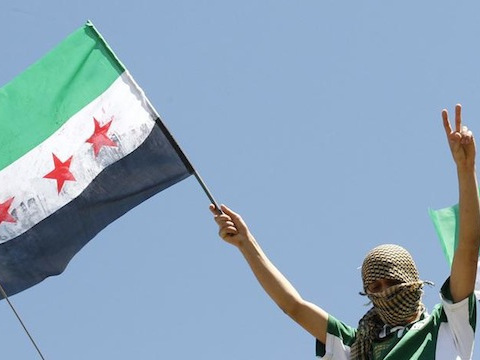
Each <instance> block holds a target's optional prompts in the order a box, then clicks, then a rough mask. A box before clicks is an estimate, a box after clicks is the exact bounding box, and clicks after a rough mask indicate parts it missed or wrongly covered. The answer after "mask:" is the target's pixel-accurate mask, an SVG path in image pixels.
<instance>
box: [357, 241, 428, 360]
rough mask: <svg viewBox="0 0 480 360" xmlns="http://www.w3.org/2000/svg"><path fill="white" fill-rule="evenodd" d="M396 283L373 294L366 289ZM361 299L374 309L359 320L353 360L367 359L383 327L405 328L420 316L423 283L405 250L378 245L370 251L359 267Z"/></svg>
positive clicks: (395, 246) (393, 246) (422, 307)
mask: <svg viewBox="0 0 480 360" xmlns="http://www.w3.org/2000/svg"><path fill="white" fill-rule="evenodd" d="M381 279H387V280H394V281H396V282H398V284H397V285H393V286H390V287H389V288H387V289H386V290H384V291H382V292H376V293H373V292H371V291H369V290H368V288H369V285H371V284H372V283H374V282H375V281H376V280H381ZM362 280H363V290H364V293H361V294H362V295H366V296H368V298H369V299H370V301H371V302H372V304H373V307H372V308H371V309H370V310H369V311H368V312H367V313H366V314H365V315H364V316H363V317H362V319H360V322H359V324H358V331H357V338H356V340H355V343H354V344H353V345H352V347H351V353H350V358H351V359H353V360H367V359H370V356H371V351H372V342H373V340H375V339H376V338H377V336H378V334H379V332H380V331H381V329H382V328H383V326H384V325H385V324H388V325H392V326H398V325H406V324H407V323H408V322H409V321H411V319H412V318H413V317H414V316H415V315H416V314H418V313H419V312H422V311H423V310H424V309H425V307H424V305H423V304H422V302H421V298H422V294H423V290H422V288H423V285H424V283H425V282H424V281H422V280H420V279H419V276H418V271H417V267H416V265H415V262H414V261H413V258H412V256H411V255H410V254H409V252H408V251H407V250H405V249H404V248H403V247H401V246H398V245H390V244H388V245H380V246H378V247H376V248H374V249H373V250H371V251H370V252H369V253H368V254H367V256H366V257H365V260H364V261H363V265H362Z"/></svg>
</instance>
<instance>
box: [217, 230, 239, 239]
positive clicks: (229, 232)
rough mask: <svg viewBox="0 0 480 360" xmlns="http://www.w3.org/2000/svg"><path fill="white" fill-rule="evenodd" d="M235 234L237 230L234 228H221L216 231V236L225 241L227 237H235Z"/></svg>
mask: <svg viewBox="0 0 480 360" xmlns="http://www.w3.org/2000/svg"><path fill="white" fill-rule="evenodd" d="M237 234H238V230H237V228H235V227H228V228H222V229H220V230H219V231H218V235H219V236H220V237H221V238H222V239H225V238H226V237H229V236H235V235H237Z"/></svg>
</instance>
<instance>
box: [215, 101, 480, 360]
mask: <svg viewBox="0 0 480 360" xmlns="http://www.w3.org/2000/svg"><path fill="white" fill-rule="evenodd" d="M442 118H443V125H444V128H445V132H446V135H447V139H448V142H449V145H450V150H451V153H452V155H453V159H454V161H455V164H456V166H457V174H458V182H459V219H460V220H459V233H458V246H457V249H456V251H455V255H454V259H453V263H452V267H451V273H450V277H449V278H448V279H447V280H446V282H445V283H444V285H443V286H442V288H441V297H442V301H441V303H440V304H438V305H437V306H436V307H435V308H434V309H433V311H432V313H431V314H428V313H427V312H426V309H425V306H424V305H423V304H422V301H421V300H422V293H423V287H424V285H425V284H426V283H428V282H426V281H423V280H421V279H420V278H419V274H418V271H417V267H416V265H415V263H414V261H413V259H412V257H411V256H410V254H409V253H408V251H407V250H405V249H404V248H402V247H400V246H398V245H391V244H387V245H381V246H378V247H376V248H374V249H372V250H371V251H370V252H369V253H368V254H367V256H366V257H365V260H364V262H363V265H362V280H363V293H362V294H363V295H365V296H367V297H368V298H369V300H370V301H371V303H372V307H371V309H370V310H369V311H368V312H367V313H366V314H365V315H364V316H363V317H362V318H361V320H360V321H359V324H358V327H357V328H352V327H349V326H347V325H345V324H343V323H342V322H341V321H339V320H337V319H336V318H335V317H333V316H331V315H329V314H328V313H327V312H326V311H325V310H323V309H322V308H320V307H318V306H317V305H315V304H312V303H310V302H308V301H306V300H304V299H303V298H302V297H301V296H300V294H299V293H298V292H297V291H296V290H295V288H294V287H293V286H292V285H291V283H290V282H289V281H288V280H287V279H286V278H285V277H284V276H283V275H282V274H281V273H280V271H279V270H278V269H277V268H276V267H275V266H274V265H273V264H272V263H271V261H270V260H269V259H268V257H267V256H266V255H265V254H264V252H263V251H262V249H261V248H260V246H259V245H258V243H257V241H256V240H255V238H254V237H253V235H252V234H251V233H250V231H249V230H248V227H247V225H246V224H245V222H244V221H243V220H242V218H241V217H240V215H238V214H236V213H235V212H233V211H232V210H230V209H229V208H227V207H226V206H223V205H222V207H221V209H222V211H223V213H220V212H219V211H218V210H217V209H216V208H215V207H214V206H213V205H211V206H210V209H211V211H212V213H213V214H214V218H215V221H216V222H217V224H218V226H219V235H220V237H221V238H223V239H224V240H225V241H226V242H228V243H230V244H232V245H234V246H236V247H237V248H238V249H239V250H240V252H241V253H242V254H243V256H244V257H245V259H246V261H247V262H248V264H249V266H250V268H251V269H252V271H253V273H254V274H255V276H256V278H257V279H258V281H259V283H260V284H261V285H262V287H263V288H264V290H265V291H266V292H267V293H268V295H269V296H270V297H271V298H272V299H273V300H274V301H275V302H276V303H277V305H278V306H279V307H280V308H281V309H282V310H283V311H284V312H285V313H286V314H288V315H289V316H290V317H291V318H292V319H293V320H295V321H296V322H297V323H298V324H299V325H301V326H302V327H303V328H304V329H305V330H307V331H308V332H309V333H310V334H312V335H313V336H314V337H315V338H316V339H317V340H316V341H317V356H319V357H321V358H323V359H335V360H347V359H353V360H358V359H360V360H369V359H374V360H378V359H387V358H388V359H390V360H407V359H436V360H442V359H445V360H453V359H471V357H472V352H473V342H474V329H475V321H476V308H475V307H476V303H475V299H474V296H473V291H474V286H475V278H476V272H477V262H478V254H479V247H480V205H479V200H478V192H477V178H476V173H475V151H476V149H475V141H474V138H473V134H472V132H471V131H469V130H468V129H467V128H466V127H464V126H462V119H461V106H460V105H457V106H456V108H455V124H454V128H453V129H452V126H451V125H450V121H449V117H448V113H447V111H446V110H443V111H442Z"/></svg>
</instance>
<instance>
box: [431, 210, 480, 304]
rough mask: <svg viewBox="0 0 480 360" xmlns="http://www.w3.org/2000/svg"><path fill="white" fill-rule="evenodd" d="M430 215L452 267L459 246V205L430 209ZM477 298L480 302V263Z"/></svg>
mask: <svg viewBox="0 0 480 360" xmlns="http://www.w3.org/2000/svg"><path fill="white" fill-rule="evenodd" d="M429 214H430V218H431V219H432V221H433V224H434V226H435V230H436V232H437V235H438V238H439V239H440V244H441V245H442V249H443V254H444V255H445V257H446V258H447V261H448V263H449V265H450V266H452V262H453V255H454V253H455V249H456V248H457V244H458V226H459V224H460V222H459V214H458V204H457V205H454V206H451V207H448V208H445V209H440V210H431V209H430V210H429ZM475 296H476V298H477V299H478V300H480V262H479V267H478V268H477V280H476V281H475Z"/></svg>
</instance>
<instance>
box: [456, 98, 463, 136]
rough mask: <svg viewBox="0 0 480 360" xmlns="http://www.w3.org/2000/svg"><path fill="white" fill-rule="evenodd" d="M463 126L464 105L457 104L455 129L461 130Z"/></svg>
mask: <svg viewBox="0 0 480 360" xmlns="http://www.w3.org/2000/svg"><path fill="white" fill-rule="evenodd" d="M461 128H462V105H460V104H457V105H456V106H455V131H456V132H460V130H461Z"/></svg>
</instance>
